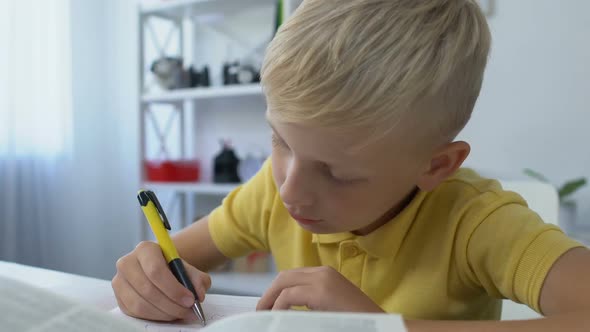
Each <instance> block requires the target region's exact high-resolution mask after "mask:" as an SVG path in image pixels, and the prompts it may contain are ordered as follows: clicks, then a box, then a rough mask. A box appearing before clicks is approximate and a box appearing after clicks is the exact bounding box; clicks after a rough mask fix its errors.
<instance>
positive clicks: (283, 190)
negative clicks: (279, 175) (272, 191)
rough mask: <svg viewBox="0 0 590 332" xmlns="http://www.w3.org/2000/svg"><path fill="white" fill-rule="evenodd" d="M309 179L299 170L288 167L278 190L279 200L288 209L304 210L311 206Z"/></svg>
mask: <svg viewBox="0 0 590 332" xmlns="http://www.w3.org/2000/svg"><path fill="white" fill-rule="evenodd" d="M312 185H313V184H312V183H311V179H310V178H309V177H307V176H305V173H304V172H303V171H302V170H301V169H297V167H296V166H295V167H294V166H291V167H288V170H287V174H285V181H284V182H283V184H282V185H281V187H280V188H279V193H280V195H281V199H282V200H283V202H284V203H285V205H286V206H288V207H294V208H297V209H299V208H304V207H308V206H311V205H313V201H314V197H313V194H312V190H311V188H312Z"/></svg>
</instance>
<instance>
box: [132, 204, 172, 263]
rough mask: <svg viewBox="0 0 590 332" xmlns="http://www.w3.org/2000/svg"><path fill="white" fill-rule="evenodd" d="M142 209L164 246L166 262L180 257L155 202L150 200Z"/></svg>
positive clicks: (163, 251) (161, 244)
mask: <svg viewBox="0 0 590 332" xmlns="http://www.w3.org/2000/svg"><path fill="white" fill-rule="evenodd" d="M141 209H142V210H143V213H144V214H145V218H146V219H147V221H148V222H149V223H150V228H151V229H152V232H153V233H154V236H155V237H156V239H157V240H158V243H159V244H160V247H161V248H162V253H164V258H166V262H167V263H170V262H171V261H172V260H174V259H176V258H180V256H179V255H178V251H176V247H175V246H174V243H173V242H172V239H171V238H170V235H168V230H167V229H166V228H165V227H164V224H163V223H162V219H160V215H159V214H158V210H157V209H156V206H155V205H154V203H152V202H149V203H147V205H146V206H142V207H141Z"/></svg>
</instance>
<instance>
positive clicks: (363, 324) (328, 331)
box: [207, 311, 407, 332]
mask: <svg viewBox="0 0 590 332" xmlns="http://www.w3.org/2000/svg"><path fill="white" fill-rule="evenodd" d="M223 331H243V332H246V331H248V332H254V331H256V332H258V331H265V332H300V331H305V332H358V331H363V332H406V331H407V330H406V328H405V325H404V322H403V319H402V317H401V316H399V315H392V314H355V313H332V312H297V311H282V312H277V311H274V312H262V313H256V314H254V315H240V316H236V317H232V318H228V319H225V320H223V321H220V322H218V323H216V324H213V325H211V326H210V327H209V328H207V332H223Z"/></svg>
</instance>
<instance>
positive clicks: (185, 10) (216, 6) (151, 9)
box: [139, 0, 275, 20]
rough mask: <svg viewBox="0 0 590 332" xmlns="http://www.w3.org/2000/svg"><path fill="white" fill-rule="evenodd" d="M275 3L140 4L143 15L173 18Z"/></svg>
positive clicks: (185, 0) (197, 0)
mask: <svg viewBox="0 0 590 332" xmlns="http://www.w3.org/2000/svg"><path fill="white" fill-rule="evenodd" d="M264 5H266V6H269V5H275V1H274V0H166V1H165V0H159V1H156V0H151V1H144V2H143V3H142V4H141V5H140V9H139V10H140V12H141V13H142V14H143V15H153V16H159V17H162V18H166V19H171V20H179V19H182V18H186V17H193V16H205V15H221V16H223V15H227V14H232V13H235V12H239V11H241V10H244V9H245V8H252V7H254V6H264Z"/></svg>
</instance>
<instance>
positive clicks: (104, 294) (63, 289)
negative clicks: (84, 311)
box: [0, 261, 275, 310]
mask: <svg viewBox="0 0 590 332" xmlns="http://www.w3.org/2000/svg"><path fill="white" fill-rule="evenodd" d="M0 275H2V276H6V277H11V278H14V279H17V280H20V281H22V282H26V283H30V284H31V285H35V286H37V287H40V288H44V289H47V290H50V291H53V292H54V293H58V294H61V295H65V296H67V297H70V298H72V299H74V300H76V301H78V302H82V303H86V304H90V305H93V306H97V307H99V308H101V309H104V310H110V309H113V308H114V307H116V306H117V301H116V300H115V296H114V294H113V289H112V288H111V282H110V280H101V279H96V278H90V277H84V276H80V275H75V274H70V273H64V272H58V271H52V270H47V269H42V268H38V267H32V266H26V265H21V264H15V263H9V262H3V261H0ZM274 277H275V275H274V274H272V273H268V274H267V273H261V274H252V273H213V274H212V279H213V285H212V287H211V289H210V290H209V293H212V294H227V295H243V296H261V295H262V293H264V291H265V290H266V288H267V287H268V286H269V285H270V283H271V282H272V279H273V278H274Z"/></svg>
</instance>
